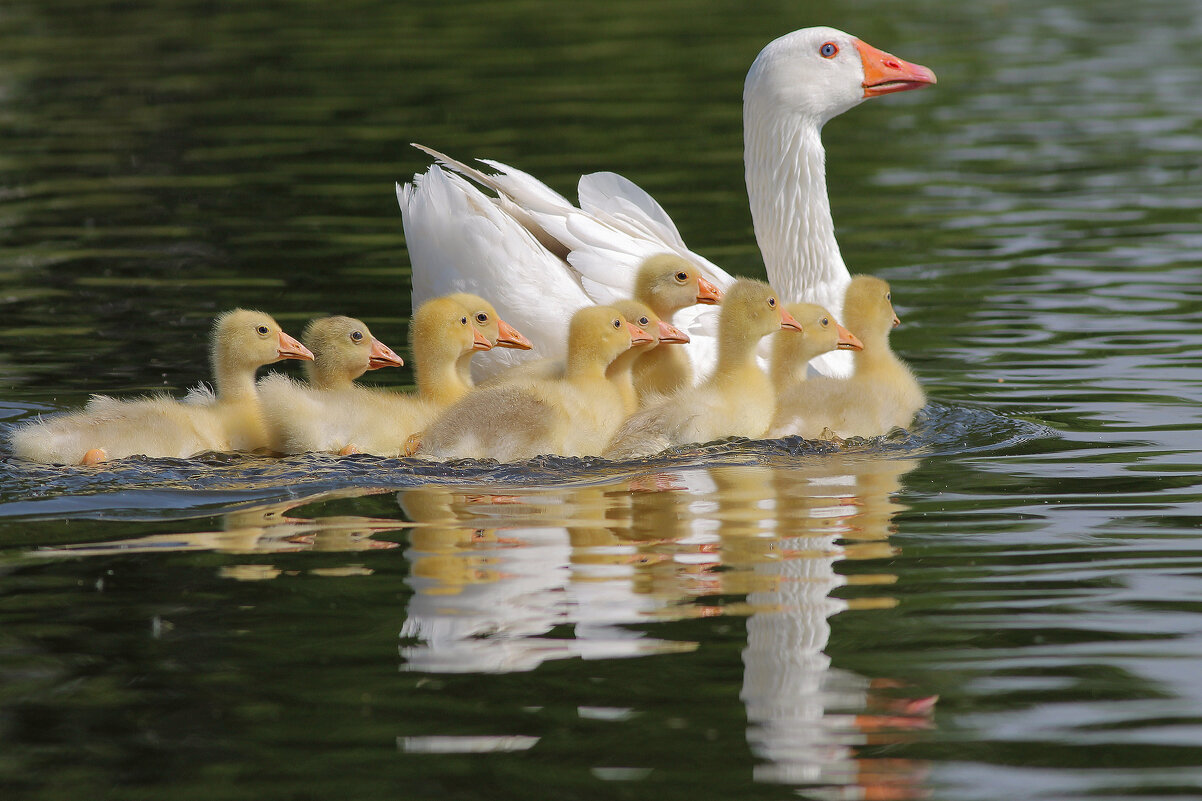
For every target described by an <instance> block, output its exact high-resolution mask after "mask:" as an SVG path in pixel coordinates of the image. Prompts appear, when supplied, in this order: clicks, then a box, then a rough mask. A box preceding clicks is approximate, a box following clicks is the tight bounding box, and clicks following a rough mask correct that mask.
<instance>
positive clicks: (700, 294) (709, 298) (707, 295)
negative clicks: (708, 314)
mask: <svg viewBox="0 0 1202 801" xmlns="http://www.w3.org/2000/svg"><path fill="white" fill-rule="evenodd" d="M697 302H698V303H704V304H706V305H709V306H712V305H714V304H716V303H721V302H722V290H721V289H718V287H717V286H716V285H715V284H713V283H712V282H710V281H707V280H706V279H705V278H702V277H701V276H700V275H699V276H697Z"/></svg>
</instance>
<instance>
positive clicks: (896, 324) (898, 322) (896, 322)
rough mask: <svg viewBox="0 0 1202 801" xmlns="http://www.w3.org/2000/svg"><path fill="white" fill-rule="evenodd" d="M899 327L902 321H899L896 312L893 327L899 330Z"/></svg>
mask: <svg viewBox="0 0 1202 801" xmlns="http://www.w3.org/2000/svg"><path fill="white" fill-rule="evenodd" d="M899 325H901V320H899V319H898V317H897V313H896V312H894V314H893V327H894V328H897V327H898V326H899Z"/></svg>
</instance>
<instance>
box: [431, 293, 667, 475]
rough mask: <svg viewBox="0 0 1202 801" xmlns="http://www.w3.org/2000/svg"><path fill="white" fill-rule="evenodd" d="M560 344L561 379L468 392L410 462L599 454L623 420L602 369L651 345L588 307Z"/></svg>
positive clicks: (610, 312)
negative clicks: (563, 347) (563, 351)
mask: <svg viewBox="0 0 1202 801" xmlns="http://www.w3.org/2000/svg"><path fill="white" fill-rule="evenodd" d="M568 340H569V341H568V355H567V361H566V367H565V371H564V375H563V378H560V379H538V380H530V381H519V382H514V383H501V384H495V385H492V386H485V387H480V388H478V389H476V390H475V391H473V392H472V393H471V394H469V395H467V396H465V397H464V398H463V399H462V400H461V401H459V402H458V403H456V404H454V405H452V406H450V407H449V408H447V409H446V410H445V411H444V412H443V413H442V414H441V416H439V418H438V419H437V420H436V421H435V422H434V423H432V424H431V425H430V426H429V427H428V428H427V429H426V430H425V431H424V432H423V434H422V441H421V446H420V449H419V450H418V454H419V455H421V456H428V457H432V458H436V459H450V458H455V459H462V458H474V459H484V458H488V459H497V460H499V461H503V462H509V461H517V460H522V459H529V458H532V457H534V456H540V455H544V454H558V455H560V456H594V455H597V454H599V453H600V451H601V448H602V447H604V445H605V443H606V442H608V441H609V438H610V436H611V435H612V434H613V432H614V431H615V430H616V429H617V427H618V426H619V425H620V424H621V422H622V420H623V419H624V418H625V416H626V411H625V410H626V405H625V401H624V400H623V397H622V393H621V391H620V390H619V389H618V387H617V386H616V385H615V384H614V382H612V381H611V380H610V379H609V378H608V377H607V376H606V374H605V371H606V368H608V367H609V365H610V364H611V363H612V362H613V360H614V359H616V358H617V357H618V356H619V355H621V354H622V353H624V352H625V351H626V350H628V349H629V348H630V347H631V346H638V345H642V344H647V343H649V342H650V341H651V339H650V338H649V337H648V336H647V335H646V334H644V333H643V332H642V331H641V330H640V329H638V328H636V327H635V326H633V325H631V324H630V323H628V322H627V321H626V319H625V317H623V316H622V314H621V313H620V312H619V311H618V310H617V309H615V308H613V307H612V306H590V307H587V308H584V309H581V310H580V311H578V312H576V314H574V315H573V316H572V322H571V325H570V326H569V332H568Z"/></svg>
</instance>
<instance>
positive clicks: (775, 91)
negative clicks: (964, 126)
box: [743, 27, 936, 126]
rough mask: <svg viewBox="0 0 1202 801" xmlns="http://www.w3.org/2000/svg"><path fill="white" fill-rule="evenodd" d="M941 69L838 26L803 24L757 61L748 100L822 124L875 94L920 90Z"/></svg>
mask: <svg viewBox="0 0 1202 801" xmlns="http://www.w3.org/2000/svg"><path fill="white" fill-rule="evenodd" d="M935 81H936V79H935V73H933V72H932V71H931V70H929V69H928V68H926V67H924V66H921V65H919V64H912V63H910V62H908V61H903V60H902V59H900V58H898V57H896V56H894V55H891V54H889V53H886V52H884V51H882V50H878V49H876V48H875V47H873V46H872V45H869V44H867V43H865V42H862V41H861V40H859V39H857V38H856V37H854V36H852V35H851V34H848V33H844V32H843V31H840V30H836V29H835V28H825V27H818V28H802V29H801V30H799V31H793V32H792V33H788V34H785V35H784V36H782V37H780V38H779V39H776V40H774V41H772V42H770V43H769V44H768V45H767V46H766V47H765V48H764V49H763V50H761V51H760V54H759V56H758V57H757V58H756V60H755V62H754V63H753V64H752V65H751V70H750V71H749V72H748V73H747V81H746V83H745V84H744V87H743V98H744V102H745V103H747V104H749V105H762V106H763V108H764V110H765V111H766V110H768V109H775V110H777V113H780V112H781V111H784V112H787V113H792V114H795V115H797V116H799V117H803V118H806V119H810V120H813V121H814V122H816V123H817V124H818V125H819V126H821V125H823V124H824V123H826V121H827V120H829V119H831V118H832V117H836V116H838V115H839V114H842V113H843V112H845V111H847V110H848V109H850V108H852V107H853V106H856V105H858V104H859V103H860V102H862V101H863V100H865V99H867V98H869V97H877V96H879V95H884V94H891V93H893V92H904V91H906V90H908V89H919V88H921V87H923V86H928V85H930V84H933V83H935Z"/></svg>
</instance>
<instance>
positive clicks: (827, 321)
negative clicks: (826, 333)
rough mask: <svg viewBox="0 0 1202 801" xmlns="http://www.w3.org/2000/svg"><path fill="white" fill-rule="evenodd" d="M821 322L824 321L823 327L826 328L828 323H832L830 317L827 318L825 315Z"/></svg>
mask: <svg viewBox="0 0 1202 801" xmlns="http://www.w3.org/2000/svg"><path fill="white" fill-rule="evenodd" d="M821 322H822V327H823V328H826V327H827V326H828V325H830V324H831V321H830V320H828V319H827V318H825V317H823V318H822V321H821Z"/></svg>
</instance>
